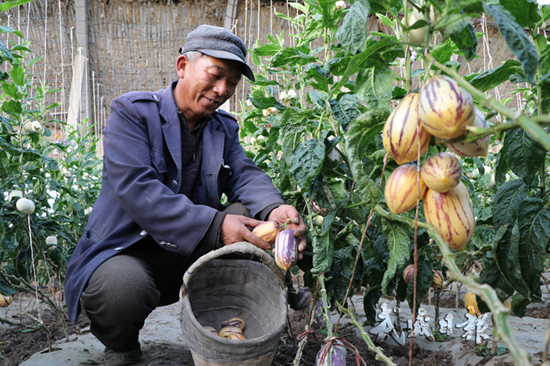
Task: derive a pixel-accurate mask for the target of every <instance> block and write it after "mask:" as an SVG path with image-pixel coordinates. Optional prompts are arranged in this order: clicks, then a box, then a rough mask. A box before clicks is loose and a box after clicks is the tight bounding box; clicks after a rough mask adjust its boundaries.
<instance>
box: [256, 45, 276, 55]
mask: <svg viewBox="0 0 550 366" xmlns="http://www.w3.org/2000/svg"><path fill="white" fill-rule="evenodd" d="M280 50H281V46H279V44H277V43H266V44H264V45H261V46H260V47H254V48H253V49H252V53H254V54H255V55H257V56H274V55H275V54H277V52H279V51H280Z"/></svg>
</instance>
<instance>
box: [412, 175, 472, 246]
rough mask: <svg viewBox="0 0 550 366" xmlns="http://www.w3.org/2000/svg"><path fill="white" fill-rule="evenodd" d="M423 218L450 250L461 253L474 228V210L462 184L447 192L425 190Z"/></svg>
mask: <svg viewBox="0 0 550 366" xmlns="http://www.w3.org/2000/svg"><path fill="white" fill-rule="evenodd" d="M423 207H424V216H425V217H426V221H427V222H428V223H430V224H432V225H433V226H434V228H435V230H436V231H437V233H438V234H439V235H440V236H441V237H442V238H443V240H445V241H446V242H447V243H448V244H449V246H450V247H451V248H452V249H455V250H458V251H462V250H464V248H466V244H468V242H469V241H470V239H471V238H472V236H473V235H474V230H475V228H476V223H475V217H474V209H473V207H472V201H471V200H470V196H469V195H468V190H467V189H466V186H465V185H464V183H462V182H460V183H458V185H457V186H456V187H455V188H454V189H452V190H450V191H449V192H445V193H441V192H437V191H434V190H433V189H429V188H428V189H427V190H426V194H425V195H424V204H423Z"/></svg>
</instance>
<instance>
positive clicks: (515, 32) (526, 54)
mask: <svg viewBox="0 0 550 366" xmlns="http://www.w3.org/2000/svg"><path fill="white" fill-rule="evenodd" d="M483 9H485V12H486V13H487V14H489V15H490V16H491V17H492V18H494V19H495V21H496V22H497V26H498V30H499V31H500V34H501V35H502V37H503V38H504V40H505V41H506V44H507V45H508V47H509V48H510V50H511V51H512V53H513V54H514V55H515V56H516V57H517V59H518V60H519V62H521V65H522V66H523V70H524V71H525V75H526V76H527V79H528V80H529V82H530V83H531V84H533V85H534V84H535V73H536V71H537V65H538V60H539V56H538V53H537V50H536V49H535V46H534V45H533V43H532V42H531V40H530V39H529V37H528V36H527V34H525V31H524V30H523V28H521V27H520V26H519V25H518V23H516V22H515V21H514V19H513V18H512V15H510V13H509V12H508V11H507V10H505V9H504V8H503V7H502V6H500V5H489V4H483Z"/></svg>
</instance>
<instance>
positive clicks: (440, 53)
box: [432, 39, 456, 64]
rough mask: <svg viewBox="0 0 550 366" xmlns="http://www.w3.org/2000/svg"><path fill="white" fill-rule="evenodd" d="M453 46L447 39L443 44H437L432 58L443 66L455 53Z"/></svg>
mask: <svg viewBox="0 0 550 366" xmlns="http://www.w3.org/2000/svg"><path fill="white" fill-rule="evenodd" d="M455 47H456V46H455V44H454V43H453V41H452V40H450V39H448V40H446V41H445V42H443V43H438V44H437V45H436V46H435V48H434V50H433V53H432V55H433V57H434V58H435V59H436V60H437V61H439V62H440V63H442V64H445V63H447V62H449V61H450V60H451V56H452V55H453V53H454V51H455Z"/></svg>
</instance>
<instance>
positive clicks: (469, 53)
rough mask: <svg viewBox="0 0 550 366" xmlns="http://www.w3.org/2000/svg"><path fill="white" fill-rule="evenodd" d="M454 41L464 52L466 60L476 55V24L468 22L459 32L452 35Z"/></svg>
mask: <svg viewBox="0 0 550 366" xmlns="http://www.w3.org/2000/svg"><path fill="white" fill-rule="evenodd" d="M451 39H452V41H453V42H454V43H455V45H456V46H457V47H458V49H459V50H460V51H461V52H462V54H463V55H464V57H465V58H466V61H471V60H472V59H473V58H474V57H476V50H477V36H476V31H475V29H474V26H473V25H471V24H470V23H468V24H467V25H466V27H464V28H463V29H462V30H461V31H460V32H459V33H455V34H453V35H451Z"/></svg>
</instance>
